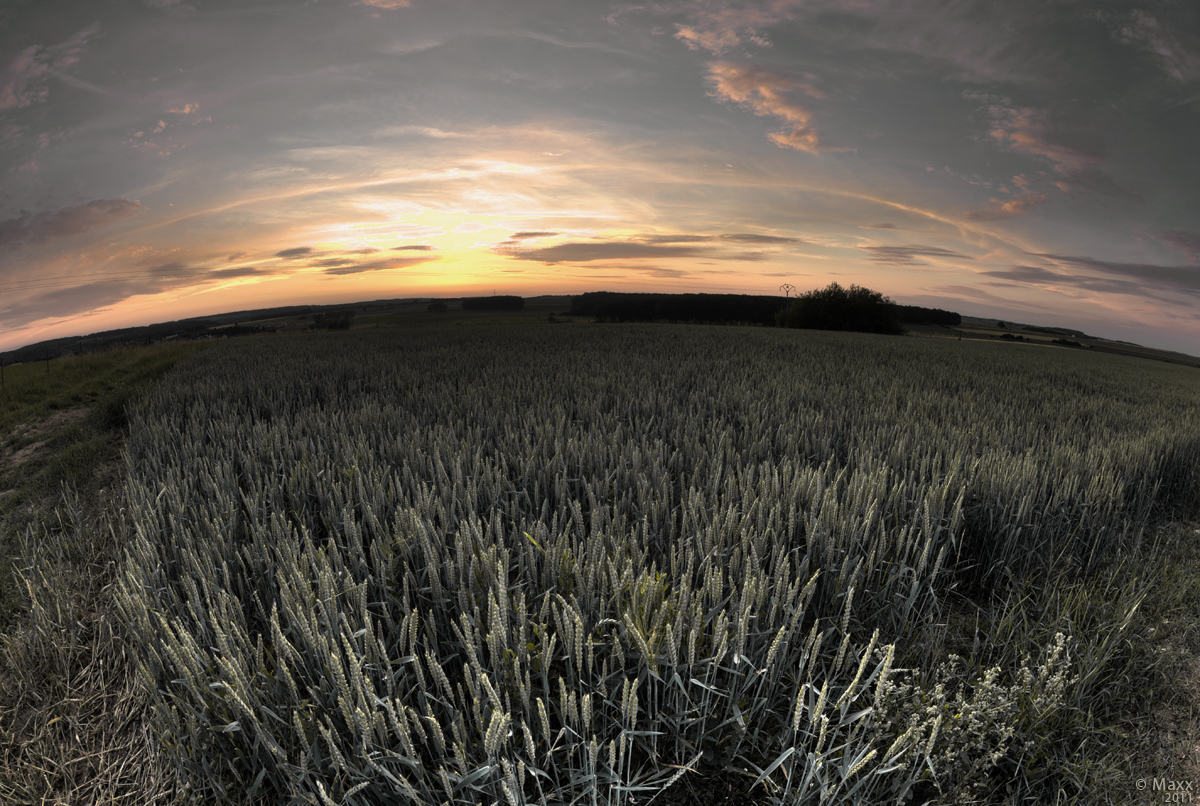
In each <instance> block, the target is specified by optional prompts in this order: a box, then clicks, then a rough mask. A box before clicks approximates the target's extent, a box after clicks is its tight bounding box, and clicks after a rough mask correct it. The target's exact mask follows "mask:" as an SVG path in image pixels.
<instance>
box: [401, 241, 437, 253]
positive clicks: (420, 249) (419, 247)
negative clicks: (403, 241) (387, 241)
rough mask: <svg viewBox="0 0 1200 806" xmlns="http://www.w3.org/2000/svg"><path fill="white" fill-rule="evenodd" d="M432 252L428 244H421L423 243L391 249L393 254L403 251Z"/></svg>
mask: <svg viewBox="0 0 1200 806" xmlns="http://www.w3.org/2000/svg"><path fill="white" fill-rule="evenodd" d="M432 250H433V247H432V246H430V245H428V244H423V243H421V244H411V245H409V246H393V247H392V251H393V252H403V251H412V252H430V251H432Z"/></svg>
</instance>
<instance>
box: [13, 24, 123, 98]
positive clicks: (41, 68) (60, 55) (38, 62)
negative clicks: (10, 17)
mask: <svg viewBox="0 0 1200 806" xmlns="http://www.w3.org/2000/svg"><path fill="white" fill-rule="evenodd" d="M99 30H100V25H99V23H93V24H92V25H90V26H88V27H87V28H84V29H83V30H82V31H80V32H79V33H77V34H75V35H74V36H72V37H71V38H70V39H67V40H66V41H65V42H61V43H59V44H57V45H53V46H50V47H43V46H42V45H30V46H28V47H26V48H25V49H24V50H22V51H21V52H20V53H19V54H17V56H16V57H15V58H14V59H12V60H11V61H9V63H8V64H7V65H6V66H5V68H4V72H3V73H0V111H3V110H5V109H22V108H24V107H27V106H32V105H33V104H35V103H41V102H42V101H45V100H46V99H47V98H48V97H49V96H50V89H49V87H48V86H46V80H47V78H48V77H49V76H52V75H54V74H55V73H58V72H61V71H63V70H66V69H67V68H68V67H70V66H72V65H73V64H75V63H76V62H78V61H79V60H80V59H81V58H82V57H83V52H84V50H85V48H86V47H87V42H88V39H90V38H91V37H93V36H95V35H96V33H97V32H99Z"/></svg>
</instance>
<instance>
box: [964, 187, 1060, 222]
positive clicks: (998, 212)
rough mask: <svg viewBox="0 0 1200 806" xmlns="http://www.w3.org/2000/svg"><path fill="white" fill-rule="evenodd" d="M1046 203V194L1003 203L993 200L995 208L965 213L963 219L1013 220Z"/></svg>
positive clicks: (1031, 194) (1026, 195)
mask: <svg viewBox="0 0 1200 806" xmlns="http://www.w3.org/2000/svg"><path fill="white" fill-rule="evenodd" d="M1045 202H1046V194H1045V193H1026V194H1025V195H1024V196H1022V197H1020V198H1018V199H1010V200H1009V201H1006V202H1003V203H1001V202H1000V200H999V199H992V203H993V204H995V205H996V206H995V207H988V208H985V209H983V210H972V211H970V212H968V213H964V214H963V217H964V218H971V219H975V220H976V221H996V220H999V219H1002V218H1013V217H1015V216H1019V215H1021V214H1022V213H1024V212H1027V211H1029V210H1031V209H1033V208H1034V207H1037V206H1038V205H1039V204H1044V203H1045Z"/></svg>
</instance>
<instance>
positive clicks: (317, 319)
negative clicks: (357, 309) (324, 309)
mask: <svg viewBox="0 0 1200 806" xmlns="http://www.w3.org/2000/svg"><path fill="white" fill-rule="evenodd" d="M353 320H354V311H349V310H347V311H331V312H329V313H319V314H317V315H316V316H314V317H313V327H314V328H316V329H317V330H349V329H350V323H351V322H352V321H353Z"/></svg>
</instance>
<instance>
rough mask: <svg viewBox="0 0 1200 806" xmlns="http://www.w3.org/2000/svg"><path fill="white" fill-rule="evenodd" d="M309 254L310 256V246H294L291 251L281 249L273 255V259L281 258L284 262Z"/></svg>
mask: <svg viewBox="0 0 1200 806" xmlns="http://www.w3.org/2000/svg"><path fill="white" fill-rule="evenodd" d="M309 254H312V247H311V246H295V247H292V248H291V249H281V250H280V251H278V252H276V253H275V257H281V258H284V259H285V260H292V259H294V258H298V257H304V256H305V255H309Z"/></svg>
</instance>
